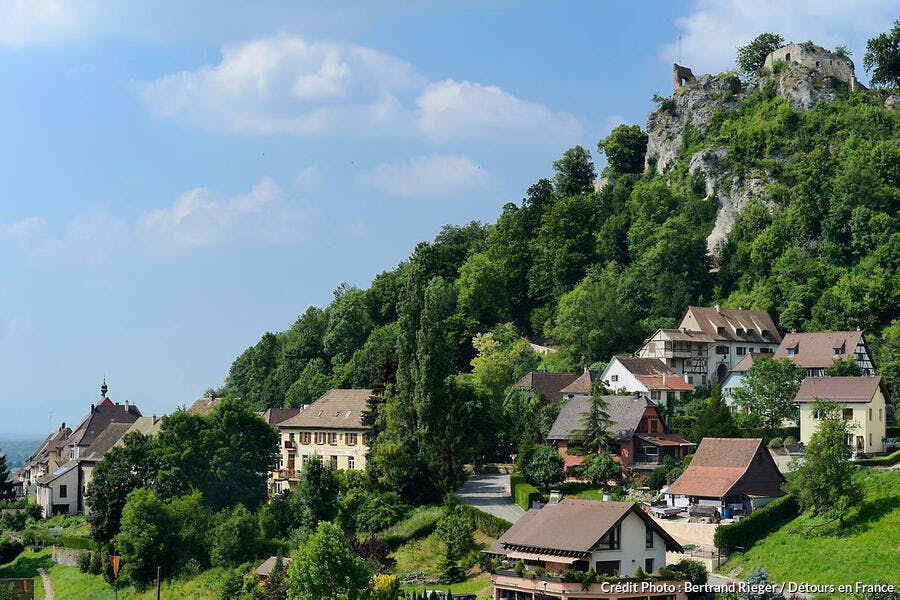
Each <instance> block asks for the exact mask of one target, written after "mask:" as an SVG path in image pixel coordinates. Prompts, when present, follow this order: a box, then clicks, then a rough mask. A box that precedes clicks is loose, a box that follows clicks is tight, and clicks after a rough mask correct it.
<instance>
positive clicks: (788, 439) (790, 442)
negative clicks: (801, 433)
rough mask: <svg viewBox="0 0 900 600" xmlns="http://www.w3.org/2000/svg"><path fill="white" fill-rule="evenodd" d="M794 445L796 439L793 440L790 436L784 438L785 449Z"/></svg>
mask: <svg viewBox="0 0 900 600" xmlns="http://www.w3.org/2000/svg"><path fill="white" fill-rule="evenodd" d="M796 443H797V438H795V437H794V436H792V435H789V436H787V437H786V438H784V447H785V448H787V447H788V446H793V445H794V444H796Z"/></svg>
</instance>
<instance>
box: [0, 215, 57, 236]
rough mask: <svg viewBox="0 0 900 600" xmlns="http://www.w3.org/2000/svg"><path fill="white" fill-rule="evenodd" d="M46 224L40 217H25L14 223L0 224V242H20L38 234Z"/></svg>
mask: <svg viewBox="0 0 900 600" xmlns="http://www.w3.org/2000/svg"><path fill="white" fill-rule="evenodd" d="M46 225H47V222H46V221H44V219H42V218H40V217H26V218H24V219H21V220H19V221H16V222H14V223H0V240H12V241H22V240H27V239H29V238H31V237H33V236H35V235H36V234H38V233H39V232H40V231H41V230H42V229H43V228H44V227H45V226H46Z"/></svg>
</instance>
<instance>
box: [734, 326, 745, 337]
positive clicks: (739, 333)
mask: <svg viewBox="0 0 900 600" xmlns="http://www.w3.org/2000/svg"><path fill="white" fill-rule="evenodd" d="M734 333H735V334H736V335H744V329H743V328H742V327H738V328H737V329H735V330H734Z"/></svg>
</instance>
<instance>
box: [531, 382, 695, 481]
mask: <svg viewBox="0 0 900 600" xmlns="http://www.w3.org/2000/svg"><path fill="white" fill-rule="evenodd" d="M603 400H604V401H605V402H606V404H607V412H608V413H609V417H610V419H611V421H612V422H611V424H610V426H609V432H610V434H611V435H612V438H613V439H612V447H611V448H610V452H611V453H612V455H613V458H615V459H616V460H617V461H618V462H620V463H621V464H622V466H623V467H628V468H631V469H654V468H656V467H658V466H659V465H660V464H662V462H663V459H664V458H665V457H666V456H671V457H672V458H674V459H676V460H679V461H680V460H681V459H682V458H684V456H685V455H686V454H687V453H688V452H690V449H691V448H692V447H693V446H694V444H692V443H691V442H689V441H687V440H685V439H684V438H681V437H679V436H677V435H674V434H671V433H669V432H668V429H667V428H666V423H665V421H664V420H663V417H662V414H660V412H659V407H658V406H657V405H656V404H654V403H653V401H652V400H650V399H649V398H647V397H646V396H642V395H639V394H629V395H626V396H603ZM590 406H591V400H590V397H589V396H584V395H579V396H576V397H574V398H572V399H570V400H568V401H567V402H566V403H565V404H563V406H562V408H560V411H559V415H558V416H557V417H556V420H555V421H554V422H553V426H552V427H551V428H550V433H549V434H547V440H548V441H550V442H553V443H555V444H556V447H557V449H558V450H559V454H560V456H562V457H563V460H564V462H565V468H566V470H567V471H570V470H571V469H572V468H574V467H576V466H578V465H580V464H581V463H582V462H583V461H584V456H582V455H580V454H579V449H580V446H581V441H580V439H579V438H580V432H581V431H582V430H583V429H584V418H585V415H586V414H588V411H589V410H590Z"/></svg>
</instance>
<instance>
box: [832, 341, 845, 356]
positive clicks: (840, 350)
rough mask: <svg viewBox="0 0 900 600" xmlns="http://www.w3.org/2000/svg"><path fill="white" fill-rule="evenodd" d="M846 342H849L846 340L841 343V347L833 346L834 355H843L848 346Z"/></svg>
mask: <svg viewBox="0 0 900 600" xmlns="http://www.w3.org/2000/svg"><path fill="white" fill-rule="evenodd" d="M846 344H847V342H844V343H843V344H841V345H840V346H839V347H837V348H832V350H834V355H835V356H840V355H842V354H843V353H844V350H845V348H846Z"/></svg>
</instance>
